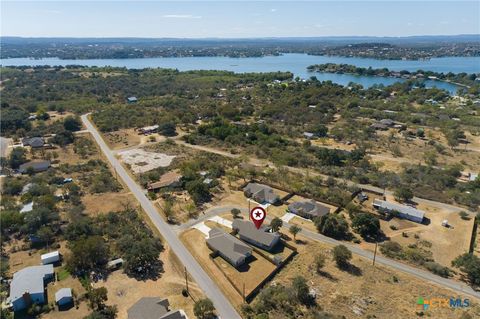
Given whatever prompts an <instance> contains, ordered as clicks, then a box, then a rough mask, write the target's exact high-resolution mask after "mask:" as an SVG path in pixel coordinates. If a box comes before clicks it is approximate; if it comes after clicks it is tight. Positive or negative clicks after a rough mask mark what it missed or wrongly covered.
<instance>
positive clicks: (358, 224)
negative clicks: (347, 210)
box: [352, 213, 380, 239]
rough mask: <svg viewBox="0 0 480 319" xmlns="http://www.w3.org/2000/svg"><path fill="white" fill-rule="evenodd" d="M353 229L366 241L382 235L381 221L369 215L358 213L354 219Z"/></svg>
mask: <svg viewBox="0 0 480 319" xmlns="http://www.w3.org/2000/svg"><path fill="white" fill-rule="evenodd" d="M352 228H353V229H355V230H356V231H357V232H358V233H359V234H360V235H361V236H362V237H363V238H365V239H375V238H377V237H378V235H379V233H380V221H379V220H378V218H377V217H375V216H373V215H370V214H368V213H358V214H355V215H354V217H353V219H352Z"/></svg>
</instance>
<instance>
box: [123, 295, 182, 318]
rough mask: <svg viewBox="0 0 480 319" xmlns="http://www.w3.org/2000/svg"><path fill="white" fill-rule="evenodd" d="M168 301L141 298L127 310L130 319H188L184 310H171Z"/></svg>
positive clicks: (155, 298)
mask: <svg viewBox="0 0 480 319" xmlns="http://www.w3.org/2000/svg"><path fill="white" fill-rule="evenodd" d="M169 308H170V303H169V302H168V299H162V298H160V297H143V298H140V299H139V300H138V301H137V302H136V303H135V304H134V305H133V306H131V307H130V308H129V309H128V310H127V315H128V319H188V317H187V315H186V314H185V312H184V311H183V310H181V309H180V310H170V309H169Z"/></svg>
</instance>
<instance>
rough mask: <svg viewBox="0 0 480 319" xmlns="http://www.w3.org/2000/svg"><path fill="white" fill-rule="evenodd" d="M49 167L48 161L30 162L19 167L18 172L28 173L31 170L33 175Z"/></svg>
mask: <svg viewBox="0 0 480 319" xmlns="http://www.w3.org/2000/svg"><path fill="white" fill-rule="evenodd" d="M49 167H50V161H31V162H28V163H25V164H22V165H20V167H19V168H18V171H19V172H20V173H22V174H25V173H28V172H29V170H32V171H33V172H34V173H38V172H44V171H46V170H47V169H48V168H49Z"/></svg>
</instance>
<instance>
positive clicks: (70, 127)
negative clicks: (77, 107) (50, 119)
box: [63, 115, 82, 132]
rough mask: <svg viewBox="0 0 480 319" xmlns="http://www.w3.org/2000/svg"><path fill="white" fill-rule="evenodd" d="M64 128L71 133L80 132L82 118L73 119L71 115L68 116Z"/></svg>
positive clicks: (64, 121)
mask: <svg viewBox="0 0 480 319" xmlns="http://www.w3.org/2000/svg"><path fill="white" fill-rule="evenodd" d="M63 127H64V128H65V129H66V130H67V131H70V132H75V131H80V129H81V128H82V123H81V122H80V118H79V117H78V116H77V117H73V116H71V115H69V116H67V117H66V118H65V120H63Z"/></svg>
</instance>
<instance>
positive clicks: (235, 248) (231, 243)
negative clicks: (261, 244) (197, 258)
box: [207, 228, 252, 262]
mask: <svg viewBox="0 0 480 319" xmlns="http://www.w3.org/2000/svg"><path fill="white" fill-rule="evenodd" d="M208 235H209V237H208V239H207V243H208V245H209V246H211V247H212V249H214V250H218V251H220V252H221V253H222V254H223V255H225V256H226V257H227V258H228V259H230V260H231V261H233V262H236V261H238V260H240V259H242V258H246V257H248V255H250V254H251V253H252V247H250V246H248V245H247V244H245V243H244V242H243V241H241V240H239V239H238V238H236V237H235V236H232V235H230V234H227V233H225V232H224V231H223V230H221V229H219V228H212V229H211V230H210V232H209V233H208Z"/></svg>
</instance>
